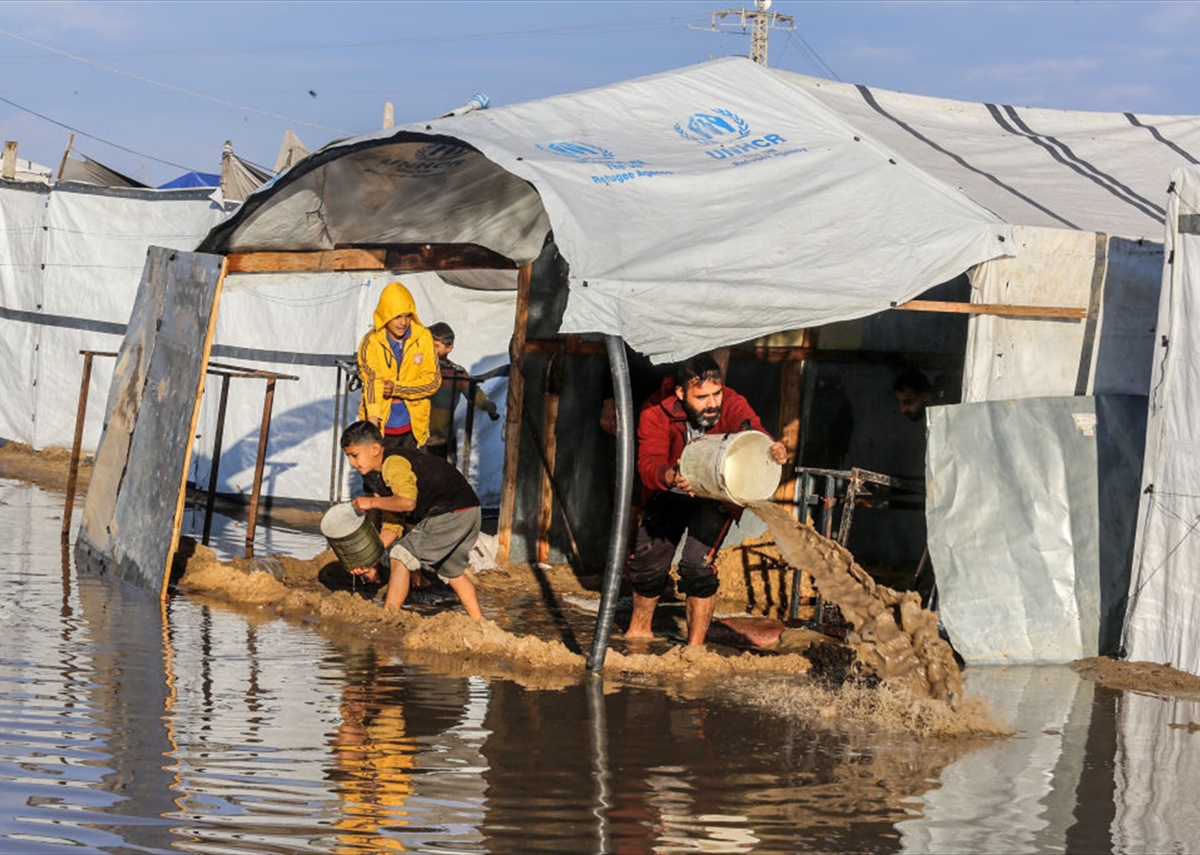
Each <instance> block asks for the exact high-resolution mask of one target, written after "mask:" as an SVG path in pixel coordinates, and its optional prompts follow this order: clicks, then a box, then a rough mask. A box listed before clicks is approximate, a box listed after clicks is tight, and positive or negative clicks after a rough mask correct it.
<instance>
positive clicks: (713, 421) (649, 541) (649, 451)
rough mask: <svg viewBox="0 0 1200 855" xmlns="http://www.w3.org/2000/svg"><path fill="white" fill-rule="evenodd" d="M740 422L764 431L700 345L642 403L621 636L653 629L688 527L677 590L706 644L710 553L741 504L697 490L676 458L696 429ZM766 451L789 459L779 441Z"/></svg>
mask: <svg viewBox="0 0 1200 855" xmlns="http://www.w3.org/2000/svg"><path fill="white" fill-rule="evenodd" d="M743 430H756V431H760V432H762V433H766V431H765V430H763V426H762V422H761V421H760V420H759V418H758V415H757V414H756V413H755V412H754V410H753V409H752V408H751V407H750V404H749V403H748V402H747V401H746V399H745V398H743V397H742V396H741V395H739V394H738V393H737V392H735V391H734V390H733V389H730V388H729V387H728V386H726V385H725V383H724V381H723V379H722V377H721V369H720V368H719V367H718V365H717V363H716V361H715V360H714V359H713V358H712V357H711V356H710V355H708V354H706V353H705V354H700V355H698V356H693V357H692V358H691V359H688V360H685V361H684V362H682V363H680V364H679V366H678V368H677V369H676V372H675V376H674V377H669V378H667V380H666V381H664V383H663V386H662V389H660V390H659V392H658V393H657V394H655V395H654V396H652V397H651V398H650V400H648V401H647V402H646V403H645V404H643V406H642V410H641V414H640V415H639V417H638V437H637V438H638V459H637V468H638V475H640V476H641V479H642V506H643V507H644V508H645V512H644V513H643V514H642V519H641V522H640V523H639V524H638V529H637V533H636V535H635V536H634V548H633V556H632V558H630V560H629V578H630V581H631V583H632V584H633V617H632V618H631V620H630V622H629V629H628V630H627V631H626V632H625V637H626V638H653V637H654V634H653V632H652V631H651V628H650V624H651V622H652V620H653V619H654V610H655V607H656V606H657V605H658V598H659V595H660V594H662V591H663V586H664V584H665V583H666V580H667V574H668V573H669V572H670V570H671V559H672V558H673V557H674V556H675V550H676V548H677V546H678V545H679V540H680V538H682V537H684V530H685V529H686V531H687V536H686V538H685V539H684V544H683V553H682V555H681V556H680V559H679V591H680V593H682V594H683V595H684V596H685V597H686V598H687V601H686V613H687V633H688V641H687V643H688V646H689V647H692V646H700V645H703V644H704V637H705V636H706V635H707V634H708V627H709V624H710V623H712V616H713V608H714V607H715V605H716V602H715V600H714V599H713V598H714V596H715V595H716V593H717V587H718V585H719V580H718V579H717V574H716V572H715V571H714V570H713V568H712V560H713V557H714V556H715V554H716V551H717V549H719V548H720V546H721V541H722V540H724V538H725V534H726V532H728V530H729V524H730V522H731V521H732V517H731V512H732V513H738V512H739V511H740V509H739V508H737V507H736V506H729V505H727V504H725V503H723V502H721V501H719V500H717V499H708V498H702V497H700V496H697V495H695V493H694V492H693V491H692V487H691V485H690V484H689V483H688V481H687V479H686V478H685V477H684V476H683V475H682V474H681V473H680V471H679V458H680V456H681V455H682V454H683V448H684V446H685V445H687V443H688V442H689V441H690V440H692V439H694V438H696V437H699V436H702V435H705V434H724V433H734V432H737V431H743ZM768 454H769V455H770V457H771V459H772V460H774V461H775V462H776V463H779V464H782V463H784V462H785V461H786V460H787V448H786V447H785V446H784V444H783V443H782V442H773V443H771V445H770V448H769V450H768Z"/></svg>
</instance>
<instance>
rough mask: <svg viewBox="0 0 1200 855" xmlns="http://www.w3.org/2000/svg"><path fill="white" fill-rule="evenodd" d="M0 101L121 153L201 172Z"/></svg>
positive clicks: (14, 103) (19, 106)
mask: <svg viewBox="0 0 1200 855" xmlns="http://www.w3.org/2000/svg"><path fill="white" fill-rule="evenodd" d="M0 101H3V102H4V103H5V104H8V105H9V106H10V107H16V108H17V109H18V110H21V111H22V112H25V113H28V114H29V115H31V116H37V117H38V118H39V119H41V120H42V121H45V122H49V123H50V124H52V125H58V126H59V127H60V128H66V129H67V130H68V131H70V132H71V133H73V134H79V136H81V137H87V138H88V139H90V140H95V141H96V142H98V143H103V144H104V145H108V146H112V147H113V148H117V149H120V150H121V151H125V152H128V153H129V154H136V155H137V156H138V157H144V158H146V159H147V160H153V161H154V162H155V163H161V164H164V165H166V166H173V167H174V168H176V169H182V170H183V171H185V172H199V171H200V170H198V169H192V167H190V166H183V165H182V164H179V163H172V162H171V161H169V160H163V159H162V158H161V157H155V156H154V155H152V154H146V153H145V152H140V151H137V150H135V149H132V148H129V147H128V146H124V145H121V144H120V143H115V142H112V141H110V140H106V139H104V138H103V137H98V136H96V135H95V134H89V133H88V132H87V131H81V130H79V128H74V127H72V126H71V125H68V124H66V123H65V122H60V121H58V119H52V118H50V117H49V116H47V115H45V114H43V113H39V112H38V111H37V110H31V109H30V108H29V107H26V106H23V105H21V104H18V103H17V102H16V101H10V100H9V99H8V98H5V97H4V96H3V95H0Z"/></svg>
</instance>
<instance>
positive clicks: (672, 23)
mask: <svg viewBox="0 0 1200 855" xmlns="http://www.w3.org/2000/svg"><path fill="white" fill-rule="evenodd" d="M684 20H686V19H685V18H681V17H672V18H649V19H646V20H643V21H624V22H611V23H608V22H606V23H597V24H576V25H573V26H569V27H545V28H541V29H529V30H504V31H500V32H490V33H457V34H452V35H433V34H425V35H420V36H408V37H404V38H398V39H375V40H370V41H359V42H317V43H314V44H306V45H254V46H252V47H248V48H222V47H210V48H201V47H189V48H188V49H187V53H188V55H189V56H236V55H239V54H253V55H258V54H264V53H298V52H303V51H322V50H361V49H363V48H373V47H396V46H399V45H406V44H429V43H445V42H469V41H486V40H491V39H510V38H523V37H526V36H547V35H561V34H564V33H578V32H591V33H600V34H605V33H620V32H628V31H630V30H645V29H655V28H657V29H674V28H676V27H677V26H678V25H679V23H680V22H681V21H684ZM3 35H6V36H9V37H10V38H16V39H18V40H19V41H25V42H28V43H29V44H32V45H35V46H36V47H43V46H42V45H38V44H37V43H35V42H32V41H30V40H28V39H25V38H23V37H21V36H17V35H13V34H11V33H3ZM176 55H178V51H173V50H148V51H107V52H100V53H92V54H89V55H88V56H91V57H155V56H176ZM23 58H24V57H6V58H0V59H23Z"/></svg>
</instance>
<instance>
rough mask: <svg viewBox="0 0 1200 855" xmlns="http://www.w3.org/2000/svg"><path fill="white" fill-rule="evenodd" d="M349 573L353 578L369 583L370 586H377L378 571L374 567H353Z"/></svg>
mask: <svg viewBox="0 0 1200 855" xmlns="http://www.w3.org/2000/svg"><path fill="white" fill-rule="evenodd" d="M350 573H351V575H353V576H357V577H358V578H360V579H363V580H365V581H367V582H370V583H371V584H372V585H377V584H379V571H378V570H377V569H376V568H374V567H355V568H354V569H353V570H351V571H350Z"/></svg>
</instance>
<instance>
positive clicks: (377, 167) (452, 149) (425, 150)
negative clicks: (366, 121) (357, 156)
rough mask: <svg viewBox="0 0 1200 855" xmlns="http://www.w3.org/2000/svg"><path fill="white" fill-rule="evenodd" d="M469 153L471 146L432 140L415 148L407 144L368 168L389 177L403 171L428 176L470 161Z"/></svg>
mask: <svg viewBox="0 0 1200 855" xmlns="http://www.w3.org/2000/svg"><path fill="white" fill-rule="evenodd" d="M410 152H411V153H410ZM469 154H470V150H469V149H466V148H464V147H463V146H458V145H451V144H449V143H430V144H428V145H423V146H419V147H418V148H416V149H409V148H408V147H407V146H405V147H399V148H397V149H396V150H394V151H391V152H390V153H388V154H387V155H385V156H384V157H381V158H379V160H378V161H374V162H372V163H370V164H369V165H368V166H367V167H366V171H367V172H369V173H372V174H379V175H387V176H389V177H390V176H396V175H402V176H405V177H406V178H428V177H430V176H432V175H438V174H440V173H442V172H445V171H446V170H453V169H457V168H458V167H460V166H462V165H463V164H464V163H466V162H467V156H468V155H469Z"/></svg>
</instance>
